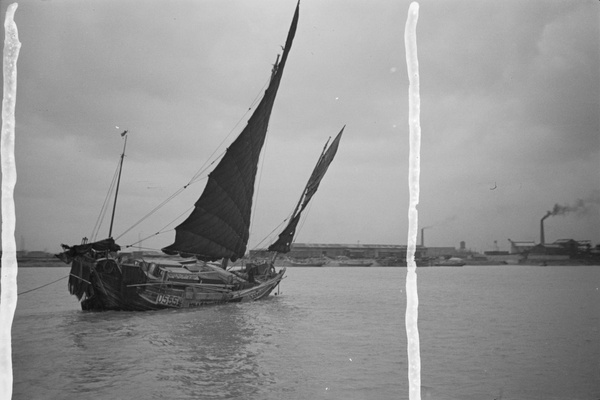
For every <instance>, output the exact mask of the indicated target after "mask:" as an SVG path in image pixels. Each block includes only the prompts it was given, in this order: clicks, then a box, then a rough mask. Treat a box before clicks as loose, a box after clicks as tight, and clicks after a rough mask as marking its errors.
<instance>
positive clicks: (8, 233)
mask: <svg viewBox="0 0 600 400" xmlns="http://www.w3.org/2000/svg"><path fill="white" fill-rule="evenodd" d="M17 6H18V5H17V3H13V4H11V5H9V6H8V9H7V10H6V18H5V20H4V31H5V39H4V52H3V62H4V66H3V73H4V93H3V98H2V137H1V139H0V140H1V143H0V152H1V153H0V160H1V163H2V279H1V285H2V286H1V290H2V294H1V297H0V398H2V399H10V398H11V397H12V386H13V374H12V358H11V357H12V351H11V349H12V346H11V328H12V321H13V318H14V315H15V309H16V307H17V244H16V241H15V225H16V223H15V201H14V188H15V183H16V182H17V170H16V166H15V104H16V99H17V59H18V58H19V50H20V49H21V42H19V34H18V31H17V25H16V24H15V21H14V15H15V11H16V10H17Z"/></svg>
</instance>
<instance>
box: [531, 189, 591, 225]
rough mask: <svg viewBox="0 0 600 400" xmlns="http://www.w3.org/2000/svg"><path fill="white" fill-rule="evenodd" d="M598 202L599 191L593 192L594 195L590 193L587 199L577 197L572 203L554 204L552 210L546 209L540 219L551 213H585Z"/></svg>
mask: <svg viewBox="0 0 600 400" xmlns="http://www.w3.org/2000/svg"><path fill="white" fill-rule="evenodd" d="M599 204H600V195H599V193H594V195H592V196H591V197H590V198H588V199H585V200H584V199H578V200H577V201H576V202H575V203H574V204H572V205H569V204H567V205H561V204H558V203H557V204H555V205H554V208H552V211H548V213H547V214H546V215H545V216H544V217H543V218H542V220H545V219H546V218H548V217H549V216H551V215H565V214H568V213H573V212H574V213H577V214H585V213H587V212H589V211H591V210H592V208H595V207H598V205H599Z"/></svg>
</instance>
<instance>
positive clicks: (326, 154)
mask: <svg viewBox="0 0 600 400" xmlns="http://www.w3.org/2000/svg"><path fill="white" fill-rule="evenodd" d="M345 127H346V126H344V127H343V128H342V130H341V131H340V133H338V135H337V136H336V138H335V139H334V141H333V143H331V146H329V148H328V149H327V150H325V149H323V153H322V154H321V157H320V158H319V161H318V162H317V165H316V166H315V169H314V170H313V172H312V174H311V176H310V179H309V180H308V183H307V184H306V187H305V188H304V191H303V192H302V196H300V201H299V202H298V206H296V210H294V212H293V214H292V218H291V219H290V222H289V223H288V224H287V226H286V227H285V228H284V229H283V231H282V232H281V234H279V238H278V239H277V241H276V242H275V243H273V244H272V245H271V246H269V249H268V250H269V251H276V252H278V253H288V252H289V251H290V246H291V245H292V242H293V241H294V235H295V234H296V228H297V226H298V222H299V221H300V215H301V214H302V211H304V209H305V208H306V206H307V205H308V202H309V201H310V199H311V198H312V197H313V196H314V194H315V193H316V192H317V189H318V188H319V184H320V183H321V180H322V179H323V177H324V176H325V172H327V168H329V164H331V161H333V158H334V157H335V153H336V152H337V149H338V146H339V144H340V139H341V138H342V133H343V132H344V128H345ZM325 147H327V145H325Z"/></svg>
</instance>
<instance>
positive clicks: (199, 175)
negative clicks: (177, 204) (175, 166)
mask: <svg viewBox="0 0 600 400" xmlns="http://www.w3.org/2000/svg"><path fill="white" fill-rule="evenodd" d="M270 81H271V78H270V77H269V79H267V81H266V82H265V83H264V84H263V87H262V88H261V90H260V91H259V94H257V95H256V97H255V98H254V100H253V101H252V103H251V104H250V107H248V110H247V111H246V112H245V113H244V115H242V117H240V119H239V120H238V121H237V123H236V124H235V125H234V126H233V128H231V130H230V131H229V133H228V134H227V136H225V138H224V139H223V140H222V141H221V143H220V144H219V145H218V146H217V148H216V149H215V151H213V153H212V154H211V155H210V157H209V158H208V159H207V160H206V162H205V163H204V164H203V165H202V166H201V167H200V169H199V170H198V171H196V173H195V174H194V175H193V176H192V178H191V179H190V181H189V182H188V183H187V184H186V185H184V186H183V187H182V188H179V189H178V190H176V191H175V193H173V194H172V195H171V196H169V197H168V198H167V199H166V200H164V201H163V202H162V203H160V204H159V205H157V206H156V207H154V208H153V209H152V210H151V211H150V212H148V213H147V214H146V215H144V216H143V217H142V218H140V219H139V220H138V221H137V222H135V223H134V224H133V225H131V226H130V227H129V228H128V229H126V230H125V231H124V232H123V233H121V234H120V235H119V236H117V237H116V238H115V240H118V239H120V238H121V237H123V236H124V235H126V234H127V233H129V232H130V231H131V230H133V229H134V228H135V227H137V226H138V225H139V224H141V223H142V222H144V221H145V220H146V219H148V218H149V217H150V216H152V215H153V214H154V213H155V212H157V211H158V210H159V209H161V208H162V207H164V206H165V205H166V204H167V203H169V202H170V201H171V200H173V199H174V198H175V197H177V196H179V195H180V194H181V192H183V191H184V190H185V189H187V188H188V186H190V185H192V184H194V183H196V182H198V181H200V180H203V179H204V178H205V177H204V176H203V174H204V173H205V172H206V170H208V168H210V167H211V166H212V165H213V164H214V163H216V162H217V161H218V160H219V159H221V157H222V156H223V155H224V154H225V152H226V151H227V150H225V151H223V152H222V153H221V154H220V155H219V156H218V157H216V158H215V159H213V161H212V162H210V163H208V161H209V160H211V159H212V158H213V157H214V155H215V154H216V153H217V151H218V150H219V148H221V146H223V143H225V141H226V140H227V139H228V138H229V137H230V136H231V134H232V133H233V132H234V131H236V129H237V127H238V126H239V125H240V123H241V122H242V120H243V119H244V118H245V117H246V116H247V115H248V113H249V112H250V111H251V110H252V108H253V107H254V106H255V105H256V104H257V103H258V102H259V101H260V99H261V98H262V95H261V93H264V91H265V87H267V86H268V84H269V82H270ZM207 163H208V165H207ZM117 169H118V168H117ZM115 177H116V173H115ZM114 179H116V178H114ZM114 179H113V180H114ZM192 208H193V207H191V208H190V209H192ZM188 211H189V209H188V210H186V211H185V212H184V214H185V213H186V212H188ZM180 217H181V215H179V216H177V217H176V218H174V219H173V220H172V221H171V222H169V223H168V224H167V225H165V227H166V226H169V225H171V224H172V223H174V222H175V221H176V220H177V219H179V218H180ZM163 229H164V227H163ZM160 233H164V232H161V231H159V232H157V233H155V234H153V235H150V236H148V238H150V237H152V236H156V235H158V234H160ZM139 242H140V241H138V242H135V243H133V244H130V245H127V246H125V247H131V246H133V245H134V244H136V243H139Z"/></svg>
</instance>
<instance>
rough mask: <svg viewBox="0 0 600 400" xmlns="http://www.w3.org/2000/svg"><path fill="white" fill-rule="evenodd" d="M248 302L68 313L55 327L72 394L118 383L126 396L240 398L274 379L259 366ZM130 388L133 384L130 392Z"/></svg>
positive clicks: (253, 324) (262, 388)
mask: <svg viewBox="0 0 600 400" xmlns="http://www.w3.org/2000/svg"><path fill="white" fill-rule="evenodd" d="M251 308H252V305H249V304H241V305H236V304H232V305H223V306H218V307H207V308H204V309H199V310H177V311H169V310H163V311H156V312H147V313H127V312H106V313H84V312H77V313H69V314H67V315H65V316H64V319H63V322H62V323H61V324H60V328H61V330H62V332H63V334H64V335H65V336H66V337H68V338H69V339H70V341H71V345H70V346H69V347H68V348H67V349H66V351H68V352H69V353H70V354H68V357H67V358H68V359H70V360H71V361H70V362H71V363H72V365H71V366H70V368H71V369H74V370H76V371H78V372H77V374H76V375H75V376H73V378H72V390H70V391H72V393H74V394H75V393H78V394H82V393H86V392H90V393H92V392H96V393H97V392H98V391H100V392H102V391H106V390H107V389H110V388H114V387H120V388H121V389H123V390H124V391H125V393H128V394H129V395H131V396H136V397H137V396H139V395H140V394H141V393H146V394H148V395H149V394H154V395H156V394H158V393H162V394H164V395H165V396H167V398H175V397H173V396H176V398H199V396H201V397H202V398H241V397H243V396H244V395H250V396H252V395H253V394H254V393H256V392H257V391H258V390H264V389H265V386H268V385H269V384H272V383H274V379H273V376H272V373H268V372H265V371H263V370H261V368H260V367H259V365H258V363H257V357H258V352H259V351H260V349H261V346H262V345H261V343H259V342H260V338H259V339H258V342H257V337H256V335H257V323H256V322H257V321H256V318H254V317H253V316H252V314H248V312H247V311H248V309H251ZM128 388H131V389H128Z"/></svg>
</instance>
